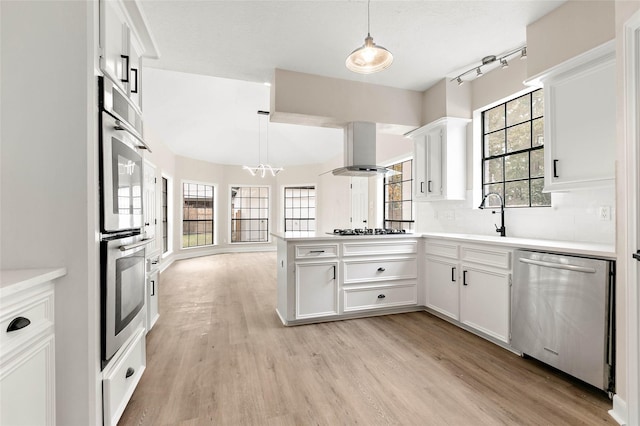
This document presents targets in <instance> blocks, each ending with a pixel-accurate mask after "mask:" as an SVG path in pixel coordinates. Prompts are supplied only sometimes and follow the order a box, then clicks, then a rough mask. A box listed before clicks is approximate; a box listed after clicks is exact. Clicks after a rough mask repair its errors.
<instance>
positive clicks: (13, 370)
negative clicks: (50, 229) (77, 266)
mask: <svg viewBox="0 0 640 426" xmlns="http://www.w3.org/2000/svg"><path fill="white" fill-rule="evenodd" d="M65 273H66V271H65V270H64V269H61V270H58V271H54V270H51V271H48V272H46V274H45V275H43V274H38V275H39V277H38V276H31V277H30V278H29V279H27V280H17V281H15V284H12V285H8V284H9V283H10V282H11V281H12V278H11V277H12V276H13V277H16V276H19V275H22V276H26V275H24V273H23V271H10V273H9V274H6V273H5V272H3V276H2V281H3V286H2V288H0V290H1V292H0V424H2V425H55V423H56V416H55V335H54V287H53V286H54V284H53V282H52V281H51V280H52V279H54V278H57V277H59V276H62V275H64V274H65ZM27 274H28V272H27ZM46 275H48V278H42V277H43V276H45V277H46ZM20 281H22V282H20Z"/></svg>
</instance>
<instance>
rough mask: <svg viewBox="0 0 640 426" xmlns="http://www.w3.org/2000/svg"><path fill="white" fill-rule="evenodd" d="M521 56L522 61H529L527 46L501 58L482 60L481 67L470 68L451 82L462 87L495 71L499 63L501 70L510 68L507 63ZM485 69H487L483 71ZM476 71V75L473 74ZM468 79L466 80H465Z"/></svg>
mask: <svg viewBox="0 0 640 426" xmlns="http://www.w3.org/2000/svg"><path fill="white" fill-rule="evenodd" d="M518 53H519V54H520V59H527V46H523V47H519V48H517V49H514V50H511V51H509V52H507V53H504V54H502V55H500V56H495V55H489V56H485V57H484V58H482V63H481V64H480V65H475V66H473V67H472V68H469V69H468V70H467V71H465V72H463V73H462V74H460V75H458V76H456V77H454V78H452V79H451V80H450V81H452V82H453V81H455V82H457V83H458V86H461V85H462V84H463V83H464V82H465V81H469V80H473V79H476V78H478V77H482V76H483V75H484V74H485V73H487V72H489V71H493V70H494V69H495V68H497V67H495V66H493V65H494V64H496V65H497V63H500V67H501V68H503V69H504V68H508V67H509V62H508V61H507V60H508V59H509V58H512V57H513V56H515V55H516V54H518ZM483 67H485V69H484V71H483V69H482V68H483ZM474 71H475V74H473V72H474ZM463 77H466V78H463Z"/></svg>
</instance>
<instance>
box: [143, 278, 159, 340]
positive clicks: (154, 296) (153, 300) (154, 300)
mask: <svg viewBox="0 0 640 426" xmlns="http://www.w3.org/2000/svg"><path fill="white" fill-rule="evenodd" d="M159 287H160V273H159V272H158V270H155V271H153V272H151V273H149V275H148V276H147V303H146V304H147V318H146V327H145V328H146V330H147V333H148V332H149V331H150V330H151V329H152V328H153V326H154V325H155V323H156V321H158V318H159V317H160V314H159V313H158V289H159Z"/></svg>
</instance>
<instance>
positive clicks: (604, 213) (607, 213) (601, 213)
mask: <svg viewBox="0 0 640 426" xmlns="http://www.w3.org/2000/svg"><path fill="white" fill-rule="evenodd" d="M598 217H599V218H600V220H611V207H610V206H600V207H598Z"/></svg>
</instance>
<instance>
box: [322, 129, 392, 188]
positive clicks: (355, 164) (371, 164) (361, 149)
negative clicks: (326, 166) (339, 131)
mask: <svg viewBox="0 0 640 426" xmlns="http://www.w3.org/2000/svg"><path fill="white" fill-rule="evenodd" d="M375 164H376V123H369V122H366V121H354V122H352V123H349V124H347V126H346V127H345V129H344V167H340V168H337V169H334V170H332V173H333V175H334V176H365V177H368V176H376V175H385V174H386V175H392V174H396V173H397V172H395V171H394V170H392V169H389V168H387V167H382V166H376V165H375Z"/></svg>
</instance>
